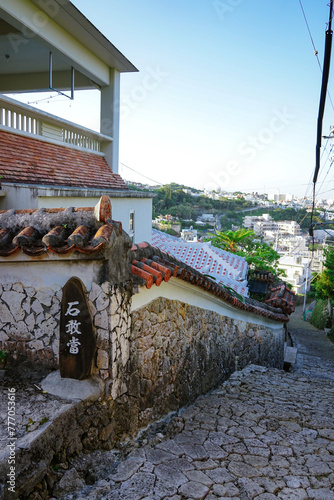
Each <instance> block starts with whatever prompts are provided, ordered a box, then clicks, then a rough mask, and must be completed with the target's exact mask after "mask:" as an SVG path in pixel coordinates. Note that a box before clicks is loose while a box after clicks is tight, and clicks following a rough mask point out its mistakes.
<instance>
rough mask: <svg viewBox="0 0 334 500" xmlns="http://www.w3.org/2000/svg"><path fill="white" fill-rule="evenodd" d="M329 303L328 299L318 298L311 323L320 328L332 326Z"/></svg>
mask: <svg viewBox="0 0 334 500" xmlns="http://www.w3.org/2000/svg"><path fill="white" fill-rule="evenodd" d="M327 304H328V301H327V300H318V301H317V303H316V305H315V306H314V309H313V312H312V315H311V318H310V323H311V324H312V325H313V326H315V327H316V328H318V329H319V330H324V329H325V328H328V327H330V326H331V324H330V317H329V313H328V308H327Z"/></svg>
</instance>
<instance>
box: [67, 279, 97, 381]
mask: <svg viewBox="0 0 334 500" xmlns="http://www.w3.org/2000/svg"><path fill="white" fill-rule="evenodd" d="M95 349H96V339H95V333H94V327H93V322H92V318H91V314H90V311H89V307H88V302H87V299H86V295H85V290H84V285H83V283H82V282H81V281H80V280H79V278H71V279H70V280H68V282H67V283H66V284H65V286H64V288H63V297H62V302H61V312H60V342H59V369H60V375H61V376H62V377H63V378H74V379H78V380H82V379H84V378H86V377H88V376H89V374H90V371H91V366H92V362H93V359H94V356H95Z"/></svg>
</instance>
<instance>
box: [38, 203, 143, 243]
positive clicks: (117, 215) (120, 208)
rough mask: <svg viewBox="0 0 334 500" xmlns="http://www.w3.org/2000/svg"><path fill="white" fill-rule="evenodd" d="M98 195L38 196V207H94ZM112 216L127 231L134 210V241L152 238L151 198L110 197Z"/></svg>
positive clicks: (138, 241)
mask: <svg viewBox="0 0 334 500" xmlns="http://www.w3.org/2000/svg"><path fill="white" fill-rule="evenodd" d="M99 199H100V197H96V198H93V197H89V198H88V197H87V198H85V197H82V198H80V197H75V198H74V197H73V198H72V197H66V196H59V197H48V196H43V197H42V196H39V197H38V208H67V207H95V205H96V204H97V203H98V201H99ZM110 199H111V206H112V218H113V219H114V220H116V221H121V222H122V225H123V229H124V231H125V232H126V233H128V234H130V233H129V221H130V211H131V210H134V212H135V231H134V238H133V241H134V243H140V242H141V241H147V242H148V243H151V240H152V198H131V197H126V198H112V197H111V196H110Z"/></svg>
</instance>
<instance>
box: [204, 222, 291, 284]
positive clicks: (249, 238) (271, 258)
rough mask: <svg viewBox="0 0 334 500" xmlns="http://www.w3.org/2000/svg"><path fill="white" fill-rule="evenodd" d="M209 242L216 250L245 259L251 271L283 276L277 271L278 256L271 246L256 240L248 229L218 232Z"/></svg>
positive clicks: (252, 232)
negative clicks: (219, 249)
mask: <svg viewBox="0 0 334 500" xmlns="http://www.w3.org/2000/svg"><path fill="white" fill-rule="evenodd" d="M209 241H211V244H212V245H213V246H215V247H217V248H221V249H222V250H226V251H227V252H231V253H235V254H237V255H240V256H241V257H245V258H246V261H247V263H248V265H249V266H250V269H251V270H255V269H256V270H261V271H269V272H272V273H273V274H275V275H276V276H278V275H280V274H284V273H283V271H280V270H278V269H277V263H278V260H279V254H278V253H277V252H276V251H275V250H274V249H273V248H272V247H271V246H269V245H267V244H266V243H263V242H262V241H260V240H259V239H257V237H256V235H255V233H254V231H252V230H250V229H246V228H242V229H238V230H237V231H231V230H230V231H218V232H217V234H215V235H212V237H211V238H209Z"/></svg>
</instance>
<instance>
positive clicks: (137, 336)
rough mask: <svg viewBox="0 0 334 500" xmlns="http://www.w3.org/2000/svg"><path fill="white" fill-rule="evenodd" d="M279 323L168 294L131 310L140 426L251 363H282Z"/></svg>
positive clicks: (133, 394) (132, 379) (133, 388)
mask: <svg viewBox="0 0 334 500" xmlns="http://www.w3.org/2000/svg"><path fill="white" fill-rule="evenodd" d="M275 326H276V329H275V330H273V329H271V328H269V327H264V326H259V325H256V324H254V323H251V322H248V323H247V322H245V321H241V320H233V319H231V318H228V317H226V316H221V315H219V314H217V313H215V312H212V311H207V310H204V309H200V308H198V307H195V306H191V305H188V304H185V303H182V302H179V301H176V300H168V299H166V298H158V299H156V300H154V301H153V302H151V303H149V304H148V305H147V306H146V307H143V308H141V309H140V310H137V311H135V312H133V313H132V330H131V351H130V360H131V364H130V370H129V390H128V396H129V398H132V399H133V400H135V407H136V412H137V415H136V416H137V419H138V426H139V427H143V426H146V425H147V424H148V423H149V422H151V421H153V420H156V419H158V418H159V417H161V416H162V415H166V414H167V413H168V412H170V411H172V410H175V409H177V408H180V407H181V406H183V405H184V404H186V403H188V402H189V401H193V400H194V399H195V398H196V397H197V396H199V395H200V394H204V393H205V392H207V391H208V390H210V389H212V388H213V387H214V386H215V385H216V384H217V383H218V382H220V381H222V380H224V379H226V378H227V377H228V376H229V375H230V374H231V373H232V372H233V371H234V370H235V369H236V368H238V369H242V368H243V367H245V366H246V365H247V364H248V363H255V364H259V365H264V366H272V367H277V368H282V367H283V351H284V330H283V328H280V327H279V328H278V329H277V325H275ZM136 412H135V410H134V409H133V410H132V414H133V415H134V414H135V413H136Z"/></svg>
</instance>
